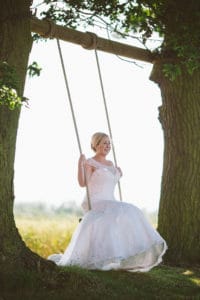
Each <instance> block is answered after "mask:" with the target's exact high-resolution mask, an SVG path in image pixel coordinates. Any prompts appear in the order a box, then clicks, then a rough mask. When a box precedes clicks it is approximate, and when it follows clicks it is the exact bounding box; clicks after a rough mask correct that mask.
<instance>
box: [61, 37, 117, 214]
mask: <svg viewBox="0 0 200 300" xmlns="http://www.w3.org/2000/svg"><path fill="white" fill-rule="evenodd" d="M87 33H88V34H89V35H90V36H91V38H92V44H91V45H90V46H89V47H88V46H87V47H86V46H85V45H83V48H86V49H94V52H95V58H96V65H97V70H98V75H99V80H100V86H101V92H102V98H103V103H104V109H105V114H106V120H107V125H108V131H109V136H110V139H111V143H112V152H113V158H114V163H115V166H116V167H117V158H116V152H115V147H114V143H113V135H112V130H111V124H110V119H109V114H108V107H107V101H106V96H105V90H104V85H103V79H102V75H101V68H100V63H99V57H98V53H97V35H96V34H94V33H92V32H87ZM56 40H57V46H58V52H59V56H60V61H61V66H62V71H63V75H64V81H65V85H66V89H67V94H68V100H69V104H70V109H71V113H72V118H73V123H74V128H75V133H76V138H77V142H78V147H79V152H80V154H82V148H81V142H80V137H79V133H78V126H77V122H76V118H75V113H74V108H73V104H72V98H71V93H70V89H69V83H68V79H67V75H66V71H65V65H64V60H63V55H62V51H61V46H60V41H59V39H56ZM84 172H85V169H84ZM84 176H85V179H86V174H85V173H84ZM118 190H119V197H120V201H122V192H121V185H120V181H118ZM86 191H87V199H88V207H89V210H90V209H91V201H90V197H89V190H88V185H87V182H86Z"/></svg>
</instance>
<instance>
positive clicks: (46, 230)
mask: <svg viewBox="0 0 200 300" xmlns="http://www.w3.org/2000/svg"><path fill="white" fill-rule="evenodd" d="M15 222H16V226H17V227H18V229H19V232H20V234H21V236H22V238H23V240H24V241H25V243H26V245H27V246H28V247H29V248H30V249H31V250H33V251H34V252H36V253H38V254H39V255H40V256H42V257H44V258H47V257H48V256H49V255H50V254H52V253H60V252H63V251H64V250H65V249H66V247H67V245H68V243H69V241H70V239H71V236H72V233H73V231H74V229H75V227H76V226H77V224H78V217H77V216H72V215H69V216H67V217H66V218H64V217H45V218H44V217H34V218H33V217H29V218H28V217H26V216H22V217H17V218H16V219H15ZM0 300H1V299H0Z"/></svg>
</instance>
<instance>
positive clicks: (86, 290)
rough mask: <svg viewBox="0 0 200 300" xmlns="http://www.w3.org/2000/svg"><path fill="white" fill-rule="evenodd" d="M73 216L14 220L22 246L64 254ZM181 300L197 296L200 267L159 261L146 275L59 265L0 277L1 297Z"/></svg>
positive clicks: (13, 299) (75, 219)
mask: <svg viewBox="0 0 200 300" xmlns="http://www.w3.org/2000/svg"><path fill="white" fill-rule="evenodd" d="M77 223H78V217H67V218H66V219H65V218H63V217H62V218H55V217H52V218H27V217H20V218H16V224H17V227H18V228H19V231H20V233H21V235H22V237H23V239H24V241H25V242H26V244H27V245H28V246H29V247H30V248H31V249H32V250H33V251H34V252H37V253H38V254H40V255H41V256H43V257H47V256H48V255H49V254H51V253H55V252H63V250H64V249H65V248H66V246H67V243H68V242H69V240H70V238H71V235H72V232H73V230H74V228H75V227H76V225H77ZM18 299H20V300H40V299H41V300H45V299H48V300H66V299H75V300H76V299H85V300H87V299H103V300H104V299H109V300H112V299H117V300H121V299H125V300H126V299H127V300H131V299H137V300H138V299H147V300H149V299H174V300H178V299H186V300H190V299H191V300H193V299H194V300H198V299H199V300H200V270H199V269H197V268H195V267H193V268H190V267H187V268H184V267H172V266H165V265H160V266H159V267H156V268H154V269H153V270H151V271H150V272H148V273H130V272H124V271H107V272H101V271H88V270H83V269H81V268H78V267H66V268H58V269H57V272H56V273H54V274H48V275H47V274H46V275H44V274H40V273H37V274H36V273H30V272H29V273H26V274H25V273H21V272H20V270H16V273H12V274H6V275H5V276H4V277H3V278H1V277H0V300H18Z"/></svg>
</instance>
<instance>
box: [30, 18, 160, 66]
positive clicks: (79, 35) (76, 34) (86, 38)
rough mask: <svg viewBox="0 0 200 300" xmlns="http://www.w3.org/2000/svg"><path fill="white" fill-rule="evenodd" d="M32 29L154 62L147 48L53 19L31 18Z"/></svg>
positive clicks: (89, 47)
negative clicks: (127, 43)
mask: <svg viewBox="0 0 200 300" xmlns="http://www.w3.org/2000/svg"><path fill="white" fill-rule="evenodd" d="M31 31H32V32H35V33H38V34H39V35H41V36H45V37H49V38H58V39H60V40H63V41H66V42H70V43H74V44H77V45H80V46H82V47H84V48H86V49H94V48H96V49H97V50H100V51H104V52H108V53H112V54H116V55H120V56H123V57H127V58H132V59H136V60H141V61H145V62H149V63H153V60H154V57H153V54H152V53H151V52H150V51H148V50H145V49H142V48H139V47H134V46H129V45H126V44H122V43H118V42H115V41H111V40H108V39H104V38H100V37H98V36H96V35H95V34H92V33H88V32H86V33H84V32H81V31H78V30H74V29H71V28H67V27H64V26H60V25H55V24H54V23H53V22H51V21H47V20H39V19H37V18H35V17H34V18H31Z"/></svg>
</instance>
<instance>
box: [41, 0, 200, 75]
mask: <svg viewBox="0 0 200 300" xmlns="http://www.w3.org/2000/svg"><path fill="white" fill-rule="evenodd" d="M40 5H43V8H42V10H43V11H42V12H41V13H40V16H41V17H45V18H51V19H52V20H54V21H56V22H57V23H59V22H60V23H62V24H63V23H64V24H66V26H70V27H77V26H79V25H82V26H87V25H94V26H103V24H104V26H106V27H107V28H109V30H111V31H113V32H117V33H118V34H121V35H122V36H125V35H132V34H134V35H136V36H137V37H140V38H141V40H142V42H143V45H144V46H146V43H147V41H148V39H149V38H152V37H153V36H154V35H155V33H156V34H158V35H159V37H161V38H162V44H160V45H159V47H157V48H156V49H154V51H157V52H158V53H159V54H162V57H164V58H165V57H166V58H169V57H170V58H171V59H173V60H176V61H177V59H178V61H181V63H182V64H183V65H185V66H186V68H187V69H188V71H189V72H192V71H193V70H195V69H196V68H199V67H200V63H199V61H200V51H199V50H200V49H199V48H200V43H199V36H200V1H197V0H190V1H186V0H176V1H174V0H126V1H123V0H111V1H110V0H60V1H53V0H44V1H43V2H42V3H41V4H40Z"/></svg>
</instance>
